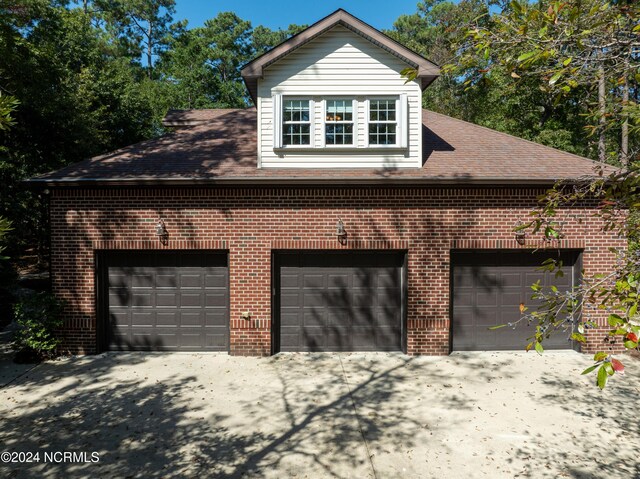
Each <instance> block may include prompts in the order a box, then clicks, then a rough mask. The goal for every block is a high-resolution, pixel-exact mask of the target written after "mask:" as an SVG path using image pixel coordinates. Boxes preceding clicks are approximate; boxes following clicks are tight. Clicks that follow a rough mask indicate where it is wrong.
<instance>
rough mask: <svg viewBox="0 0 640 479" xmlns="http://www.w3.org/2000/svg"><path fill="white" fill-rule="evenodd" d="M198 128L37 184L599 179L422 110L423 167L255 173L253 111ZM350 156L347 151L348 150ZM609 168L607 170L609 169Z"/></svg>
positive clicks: (545, 153) (548, 154)
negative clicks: (591, 177) (589, 177)
mask: <svg viewBox="0 0 640 479" xmlns="http://www.w3.org/2000/svg"><path fill="white" fill-rule="evenodd" d="M183 117H185V118H188V117H190V118H197V119H198V124H197V125H195V126H191V127H189V128H180V129H178V130H176V131H175V132H172V133H169V134H167V135H164V136H162V137H160V138H156V139H152V140H148V141H143V142H141V143H137V144H134V145H130V146H127V147H125V148H122V149H119V150H116V151H113V152H110V153H107V154H105V155H101V156H97V157H95V158H91V159H87V160H85V161H82V162H80V163H76V164H73V165H69V166H67V167H65V168H62V169H60V170H58V171H55V172H51V173H47V174H45V175H41V176H39V177H37V178H34V179H32V180H31V181H32V182H35V183H44V184H50V185H56V184H86V183H88V182H91V183H93V182H96V183H103V182H104V183H110V184H128V183H132V184H143V183H163V184H172V183H176V184H188V183H213V182H220V183H223V182H225V183H235V184H240V183H247V184H248V183H252V182H257V183H266V184H278V183H287V182H307V183H309V182H311V183H313V182H315V183H347V184H348V183H360V182H363V183H380V182H383V183H393V182H399V183H405V182H407V183H445V184H464V183H484V184H516V183H541V184H543V183H551V182H553V181H555V180H557V179H575V178H579V177H584V176H588V175H593V174H594V168H595V167H596V166H598V165H600V164H599V163H597V162H594V161H592V160H589V159H586V158H582V157H580V156H576V155H573V154H570V153H566V152H563V151H560V150H556V149H553V148H549V147H546V146H543V145H539V144H537V143H533V142H530V141H527V140H523V139H520V138H516V137H514V136H511V135H508V134H505V133H500V132H497V131H494V130H491V129H488V128H484V127H481V126H478V125H474V124H471V123H468V122H465V121H461V120H457V119H455V118H451V117H448V116H445V115H441V114H438V113H434V112H431V111H426V110H425V111H423V114H422V121H423V126H422V129H423V148H424V155H423V166H422V167H421V168H333V169H323V168H258V167H257V144H256V141H257V135H256V133H257V132H256V121H257V120H256V110H255V109H254V108H251V109H246V110H222V111H221V110H203V111H200V112H197V113H196V112H192V113H183ZM345 154H348V153H345ZM607 169H609V168H607Z"/></svg>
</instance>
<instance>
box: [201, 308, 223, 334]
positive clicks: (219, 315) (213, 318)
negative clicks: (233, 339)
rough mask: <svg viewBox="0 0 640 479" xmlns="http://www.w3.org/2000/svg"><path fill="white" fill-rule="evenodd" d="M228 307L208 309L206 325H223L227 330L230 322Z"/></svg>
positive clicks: (205, 316) (205, 314)
mask: <svg viewBox="0 0 640 479" xmlns="http://www.w3.org/2000/svg"><path fill="white" fill-rule="evenodd" d="M227 316H228V312H227V309H226V308H219V309H206V310H205V312H204V324H205V326H215V327H222V328H224V329H225V330H226V328H227V323H228V319H227Z"/></svg>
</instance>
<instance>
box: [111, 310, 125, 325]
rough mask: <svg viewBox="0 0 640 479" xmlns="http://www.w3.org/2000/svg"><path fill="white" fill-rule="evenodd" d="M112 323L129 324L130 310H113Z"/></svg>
mask: <svg viewBox="0 0 640 479" xmlns="http://www.w3.org/2000/svg"><path fill="white" fill-rule="evenodd" d="M109 319H110V321H111V324H112V325H114V326H128V325H129V312H128V311H126V310H125V311H119V310H113V311H111V314H110V315H109Z"/></svg>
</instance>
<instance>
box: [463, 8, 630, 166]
mask: <svg viewBox="0 0 640 479" xmlns="http://www.w3.org/2000/svg"><path fill="white" fill-rule="evenodd" d="M639 18H640V6H639V5H638V3H637V2H632V1H629V2H627V1H622V0H619V1H617V2H616V1H614V2H611V1H606V0H556V1H550V2H538V3H533V4H529V3H528V2H526V1H522V0H513V1H512V2H511V3H510V4H509V6H508V7H507V8H506V9H505V11H504V12H503V13H502V14H500V15H496V16H494V19H493V23H492V26H491V28H490V29H489V28H487V27H486V26H483V25H475V26H473V28H472V29H471V30H470V31H469V38H470V39H471V42H470V43H468V44H467V48H466V49H464V51H463V54H462V58H461V63H462V64H465V63H466V64H470V63H473V62H475V59H476V58H477V56H478V53H482V54H484V55H485V56H486V57H487V58H491V60H492V61H491V62H489V63H488V65H487V70H488V71H490V70H491V69H493V68H506V69H507V70H508V71H509V72H510V75H511V77H512V78H513V79H514V81H518V80H521V79H522V77H524V76H526V77H529V78H531V77H534V78H536V79H539V80H542V83H541V88H543V89H544V91H546V92H548V93H549V94H550V95H553V96H554V98H555V103H556V104H560V103H562V102H563V101H569V97H571V101H578V102H580V103H581V104H582V105H583V106H584V107H585V108H586V113H587V118H588V121H589V123H588V124H587V125H586V128H587V130H588V131H589V133H591V134H592V135H593V134H595V135H597V137H598V140H597V143H598V156H597V157H598V159H599V160H600V161H606V160H619V161H620V162H622V163H626V162H628V161H629V159H630V158H631V157H632V156H633V154H634V150H637V149H638V148H639V147H640V144H638V142H637V140H636V141H633V142H632V144H630V143H629V139H630V137H631V136H635V137H636V138H637V134H638V133H640V108H639V107H638V103H637V96H638V81H639V80H640V76H639V74H640V71H639V70H638V62H639V60H640V26H639V25H638V21H639ZM575 91H580V92H581V93H582V94H581V95H580V96H578V97H576V96H575V95H574V93H575ZM630 92H633V96H634V97H635V99H636V101H635V102H632V101H630V100H629V94H630ZM616 137H617V138H619V139H618V140H616ZM630 148H631V150H630Z"/></svg>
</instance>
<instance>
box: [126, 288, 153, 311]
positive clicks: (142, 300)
mask: <svg viewBox="0 0 640 479" xmlns="http://www.w3.org/2000/svg"><path fill="white" fill-rule="evenodd" d="M153 296H154V295H153V292H147V291H139V290H133V291H132V292H131V299H130V303H129V304H131V306H134V307H136V306H153V305H154V304H153V300H154V297H153ZM118 306H120V305H118ZM122 306H124V304H122Z"/></svg>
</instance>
